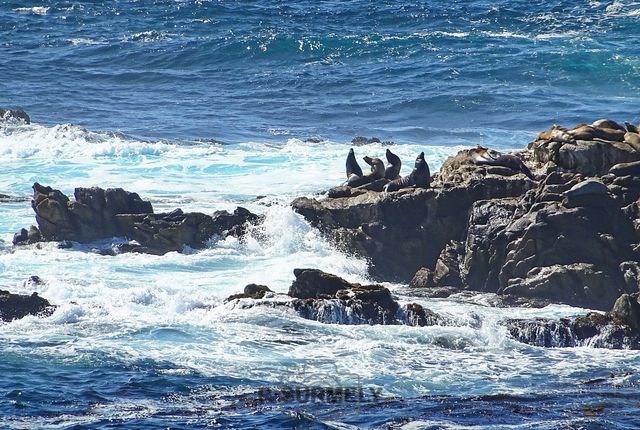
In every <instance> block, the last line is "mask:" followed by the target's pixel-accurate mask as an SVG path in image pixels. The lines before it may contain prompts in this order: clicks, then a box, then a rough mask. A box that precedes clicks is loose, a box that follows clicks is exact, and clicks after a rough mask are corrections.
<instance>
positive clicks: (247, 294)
mask: <svg viewBox="0 0 640 430" xmlns="http://www.w3.org/2000/svg"><path fill="white" fill-rule="evenodd" d="M272 292H273V291H271V289H270V288H269V287H267V286H266V285H258V284H249V285H247V286H245V287H244V292H243V293H241V294H233V295H231V296H229V297H228V298H227V299H226V300H225V302H230V301H231V300H236V299H262V298H264V296H265V295H266V294H267V293H272Z"/></svg>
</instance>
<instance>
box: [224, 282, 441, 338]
mask: <svg viewBox="0 0 640 430" xmlns="http://www.w3.org/2000/svg"><path fill="white" fill-rule="evenodd" d="M294 275H295V277H296V279H295V281H294V282H293V284H292V285H291V288H290V289H289V295H283V294H280V295H277V294H275V295H272V296H270V297H269V300H260V299H261V298H262V297H264V293H265V292H266V291H270V290H268V289H266V287H263V286H258V287H256V288H254V287H252V289H251V290H248V288H249V286H247V288H245V292H244V294H237V295H234V296H231V297H229V298H228V299H227V301H234V300H235V299H241V298H253V299H254V300H253V301H251V302H248V303H247V302H242V303H239V304H238V305H240V306H242V307H244V308H246V307H253V306H271V307H278V308H290V309H293V310H294V311H295V312H296V313H297V314H298V315H300V316H301V317H302V318H306V319H311V320H316V321H321V322H324V323H331V324H409V325H420V326H424V325H434V324H438V323H442V322H443V319H442V318H441V317H440V316H439V315H437V314H435V313H434V312H432V311H430V310H429V309H426V308H423V307H422V306H420V305H417V304H415V303H414V304H410V305H407V306H406V307H402V308H401V307H400V306H399V305H398V303H397V302H396V300H395V299H394V298H393V296H392V295H391V292H390V291H389V289H387V288H385V287H383V286H381V285H361V284H356V283H350V282H347V281H346V280H344V279H342V278H340V277H338V276H335V275H332V274H329V273H326V272H322V271H320V270H317V269H295V270H294ZM265 289H266V290H265ZM251 291H256V293H255V295H253V296H252V295H251V294H252V293H251Z"/></svg>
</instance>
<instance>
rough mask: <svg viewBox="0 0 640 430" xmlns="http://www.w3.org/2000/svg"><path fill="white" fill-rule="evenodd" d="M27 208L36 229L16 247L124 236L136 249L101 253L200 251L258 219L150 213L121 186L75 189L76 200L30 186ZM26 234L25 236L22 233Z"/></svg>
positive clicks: (244, 214) (244, 213)
mask: <svg viewBox="0 0 640 430" xmlns="http://www.w3.org/2000/svg"><path fill="white" fill-rule="evenodd" d="M33 189H34V196H33V201H32V207H33V209H34V210H35V212H36V221H37V222H38V226H39V229H38V228H35V227H32V228H31V230H30V231H28V232H26V230H24V229H23V230H21V231H20V232H18V233H17V234H16V235H15V237H14V244H15V245H22V244H29V243H34V242H38V241H75V242H82V243H86V242H91V241H94V240H98V239H105V238H109V237H126V238H128V239H133V240H135V241H137V242H138V243H139V245H132V244H124V245H121V246H118V247H116V248H114V249H112V250H107V251H101V252H102V253H103V254H105V255H115V254H117V253H121V252H145V253H150V254H157V255H162V254H165V253H167V252H171V251H181V250H182V249H183V248H184V247H185V246H188V247H191V248H195V249H199V248H203V247H204V246H205V245H206V243H207V242H208V241H209V240H210V239H211V238H213V237H215V236H221V237H226V236H229V235H232V236H236V237H241V236H243V235H244V234H245V233H246V228H247V225H248V224H256V223H257V222H258V221H259V220H260V217H258V216H257V215H255V214H253V213H251V212H249V211H248V210H247V209H244V208H242V207H238V208H237V209H236V210H235V211H234V212H233V213H229V212H227V211H217V212H215V213H214V214H213V215H212V216H209V215H205V214H202V213H198V212H191V213H184V212H182V210H180V209H176V210H174V211H172V212H168V213H160V214H154V213H153V208H152V207H151V203H150V202H148V201H144V200H142V199H141V198H140V196H139V195H138V194H136V193H130V192H128V191H125V190H123V189H121V188H114V189H106V190H103V189H102V188H98V187H93V188H76V189H75V192H74V197H75V200H70V199H69V198H68V197H67V196H65V195H64V194H62V193H61V192H60V191H58V190H54V189H52V188H51V187H44V186H42V185H40V184H38V183H35V184H34V185H33ZM25 232H26V233H25Z"/></svg>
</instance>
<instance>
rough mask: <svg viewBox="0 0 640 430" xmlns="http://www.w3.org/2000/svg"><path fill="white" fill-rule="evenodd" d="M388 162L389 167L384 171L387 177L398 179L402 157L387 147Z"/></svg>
mask: <svg viewBox="0 0 640 430" xmlns="http://www.w3.org/2000/svg"><path fill="white" fill-rule="evenodd" d="M386 156H387V162H388V163H389V164H390V165H389V167H387V168H386V170H385V171H384V177H385V179H388V180H390V181H393V180H394V179H398V177H399V176H400V168H401V167H402V161H400V157H398V156H397V155H396V154H394V153H393V152H391V151H390V150H389V149H387V153H386Z"/></svg>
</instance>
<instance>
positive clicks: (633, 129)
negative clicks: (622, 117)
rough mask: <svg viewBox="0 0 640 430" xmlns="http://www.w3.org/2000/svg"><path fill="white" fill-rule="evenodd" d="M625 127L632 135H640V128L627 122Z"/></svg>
mask: <svg viewBox="0 0 640 430" xmlns="http://www.w3.org/2000/svg"><path fill="white" fill-rule="evenodd" d="M624 125H625V127H627V131H629V132H631V133H640V128H638V127H637V126H635V125H633V124H631V123H630V122H627V121H625V122H624Z"/></svg>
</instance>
